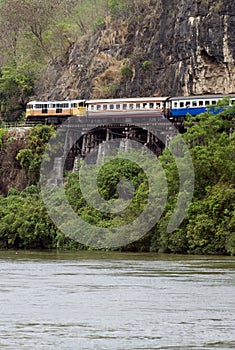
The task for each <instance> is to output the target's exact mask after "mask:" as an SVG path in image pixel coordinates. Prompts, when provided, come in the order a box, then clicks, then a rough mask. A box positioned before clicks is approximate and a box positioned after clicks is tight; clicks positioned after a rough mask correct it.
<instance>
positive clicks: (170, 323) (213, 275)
mask: <svg viewBox="0 0 235 350" xmlns="http://www.w3.org/2000/svg"><path fill="white" fill-rule="evenodd" d="M234 348H235V259H234V258H230V257H225V258H224V257H195V256H194V257H192V256H172V255H155V254H129V253H125V254H124V253H122V254H121V253H115V254H113V253H112V254H111V253H94V252H76V253H74V252H73V253H56V252H54V253H53V252H52V253H38V252H0V349H1V350H5V349H6V350H29V349H30V350H32V349H33V350H140V349H148V350H152V349H174V350H176V349H185V350H186V349H187V350H190V349H200V350H203V349H206V350H209V349H234Z"/></svg>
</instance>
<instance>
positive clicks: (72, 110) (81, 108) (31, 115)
mask: <svg viewBox="0 0 235 350" xmlns="http://www.w3.org/2000/svg"><path fill="white" fill-rule="evenodd" d="M71 116H79V117H83V116H86V105H85V100H70V101H67V100H64V101H31V102H29V103H28V104H27V106H26V123H32V124H37V123H42V124H55V125H57V124H61V123H63V122H64V121H65V120H66V119H68V118H69V117H71Z"/></svg>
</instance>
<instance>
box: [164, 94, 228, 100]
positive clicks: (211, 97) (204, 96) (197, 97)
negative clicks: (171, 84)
mask: <svg viewBox="0 0 235 350" xmlns="http://www.w3.org/2000/svg"><path fill="white" fill-rule="evenodd" d="M226 97H229V98H234V97H235V95H234V94H227V95H223V94H218V95H191V96H177V97H170V98H169V100H170V101H176V100H183V101H184V100H193V99H194V100H200V99H206V98H207V99H209V100H211V99H213V98H216V99H218V98H221V99H222V98H226Z"/></svg>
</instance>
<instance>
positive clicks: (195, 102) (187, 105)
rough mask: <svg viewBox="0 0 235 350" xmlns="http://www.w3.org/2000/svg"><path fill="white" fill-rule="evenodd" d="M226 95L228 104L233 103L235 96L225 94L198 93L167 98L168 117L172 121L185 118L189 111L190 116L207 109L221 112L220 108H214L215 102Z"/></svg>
mask: <svg viewBox="0 0 235 350" xmlns="http://www.w3.org/2000/svg"><path fill="white" fill-rule="evenodd" d="M226 97H228V98H229V104H230V105H233V104H234V103H235V96H234V95H232V96H226V95H199V96H187V97H184V96H180V97H171V98H169V104H170V119H171V120H172V121H174V122H175V121H177V120H182V121H183V119H185V117H186V115H187V114H188V113H189V114H191V115H192V116H196V115H198V114H201V113H205V112H207V111H211V112H213V113H215V114H217V113H219V112H221V110H222V108H215V106H216V105H217V102H218V101H220V100H222V99H224V98H226Z"/></svg>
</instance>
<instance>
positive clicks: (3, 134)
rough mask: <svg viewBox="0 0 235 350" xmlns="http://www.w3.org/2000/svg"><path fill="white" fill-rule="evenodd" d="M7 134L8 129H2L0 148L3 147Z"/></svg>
mask: <svg viewBox="0 0 235 350" xmlns="http://www.w3.org/2000/svg"><path fill="white" fill-rule="evenodd" d="M6 134H7V130H6V129H0V148H1V146H2V143H3V139H4V137H5V136H6Z"/></svg>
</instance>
